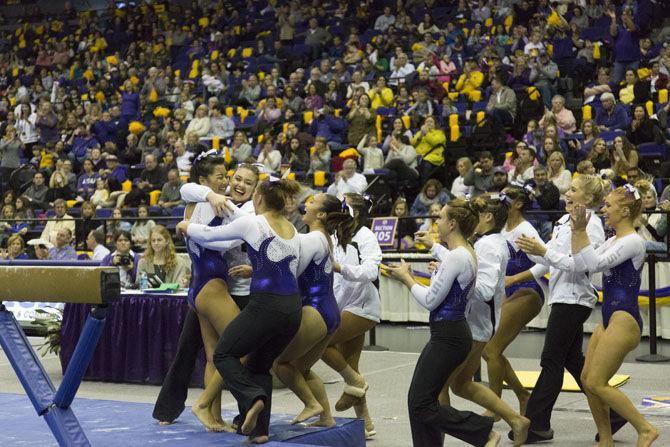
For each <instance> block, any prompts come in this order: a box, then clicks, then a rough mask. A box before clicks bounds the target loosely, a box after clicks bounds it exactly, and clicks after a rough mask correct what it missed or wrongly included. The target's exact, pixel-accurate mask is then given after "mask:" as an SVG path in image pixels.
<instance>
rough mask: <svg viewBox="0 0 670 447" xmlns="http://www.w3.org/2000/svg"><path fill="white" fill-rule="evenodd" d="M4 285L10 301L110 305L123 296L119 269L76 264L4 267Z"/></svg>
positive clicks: (1, 280) (4, 294) (1, 272)
mask: <svg viewBox="0 0 670 447" xmlns="http://www.w3.org/2000/svg"><path fill="white" fill-rule="evenodd" d="M0 284H2V298H3V299H4V300H6V301H31V302H50V303H79V304H109V303H112V302H114V301H117V300H118V299H119V295H120V293H121V282H120V280H119V271H118V269H117V268H116V267H81V266H79V265H77V264H76V263H66V264H58V266H48V265H35V264H33V265H21V266H18V265H7V266H6V267H5V266H3V267H1V268H0Z"/></svg>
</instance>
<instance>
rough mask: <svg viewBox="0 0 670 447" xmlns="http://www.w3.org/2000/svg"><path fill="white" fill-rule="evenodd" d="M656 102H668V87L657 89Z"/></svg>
mask: <svg viewBox="0 0 670 447" xmlns="http://www.w3.org/2000/svg"><path fill="white" fill-rule="evenodd" d="M658 102H659V103H660V104H665V103H666V102H668V89H667V88H664V89H661V90H659V91H658Z"/></svg>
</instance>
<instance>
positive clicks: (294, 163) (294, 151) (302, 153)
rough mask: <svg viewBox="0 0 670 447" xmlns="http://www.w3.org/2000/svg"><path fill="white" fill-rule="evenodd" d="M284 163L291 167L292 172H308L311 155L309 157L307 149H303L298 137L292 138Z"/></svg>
mask: <svg viewBox="0 0 670 447" xmlns="http://www.w3.org/2000/svg"><path fill="white" fill-rule="evenodd" d="M282 163H284V164H288V165H290V166H291V170H292V171H299V172H307V171H308V170H309V164H310V160H309V155H307V149H306V148H304V147H302V145H301V143H300V139H298V137H292V138H291V140H290V141H289V151H288V153H286V154H285V155H284V157H283V159H282Z"/></svg>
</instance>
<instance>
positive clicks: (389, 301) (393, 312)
mask: <svg viewBox="0 0 670 447" xmlns="http://www.w3.org/2000/svg"><path fill="white" fill-rule="evenodd" d="M401 258H402V259H404V260H405V262H408V263H409V264H410V265H411V266H412V269H413V270H415V271H416V272H423V273H428V262H429V261H432V260H434V259H433V258H432V257H431V256H430V255H429V254H426V253H404V254H399V253H384V254H383V262H384V263H385V264H392V263H397V262H400V259H401ZM648 269H649V265H648V264H645V265H644V267H643V269H642V274H641V276H642V284H641V287H640V295H641V296H647V294H648V289H649V282H648V279H649V273H648V272H649V270H648ZM593 282H594V284H595V285H596V286H597V287H599V286H600V283H601V275H600V274H596V275H593ZM669 284H670V263H658V264H656V290H657V299H658V306H657V308H656V312H657V319H656V321H657V324H656V326H657V334H658V336H659V337H661V338H665V339H670V305H665V304H670V298H669V296H670V288H669V287H668V285H669ZM541 285H542V286H543V288H544V289H545V296H546V295H547V287H546V285H547V281H546V280H545V281H543V282H542V284H541ZM379 294H380V296H381V305H382V315H381V319H382V321H390V322H397V323H409V322H416V323H426V322H428V311H427V310H425V309H424V308H423V307H421V306H419V305H418V304H417V303H416V301H415V300H414V298H413V297H412V296H411V294H410V293H409V290H408V289H407V287H405V286H404V285H402V284H400V283H399V282H398V281H395V280H392V279H390V278H388V277H386V276H380V280H379ZM640 314H641V316H642V320H643V321H644V331H643V335H649V307H648V305H647V304H646V301H645V300H641V302H640ZM548 320H549V307H548V306H547V305H546V301H545V304H544V306H542V310H541V311H540V313H539V314H538V316H537V317H535V318H534V319H533V320H532V321H531V322H530V323H528V327H531V328H536V329H544V328H546V327H547V322H548ZM601 321H602V316H601V312H600V305H598V306H596V309H595V311H594V312H591V316H590V317H589V319H588V320H587V321H586V322H585V323H584V330H585V331H586V332H593V331H594V330H595V328H596V325H597V324H598V323H600V322H601Z"/></svg>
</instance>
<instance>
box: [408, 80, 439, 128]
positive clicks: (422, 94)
mask: <svg viewBox="0 0 670 447" xmlns="http://www.w3.org/2000/svg"><path fill="white" fill-rule="evenodd" d="M424 73H425V72H424ZM415 97H416V102H415V103H414V105H413V106H411V107H410V108H409V109H407V110H406V111H405V115H407V116H409V117H410V118H411V119H412V123H413V124H414V125H415V126H418V125H419V123H421V122H422V121H423V120H425V119H426V117H429V116H432V115H434V112H435V105H434V104H433V100H432V99H430V96H429V95H428V90H427V89H425V88H423V87H422V88H419V89H418V90H417V92H416V95H415Z"/></svg>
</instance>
